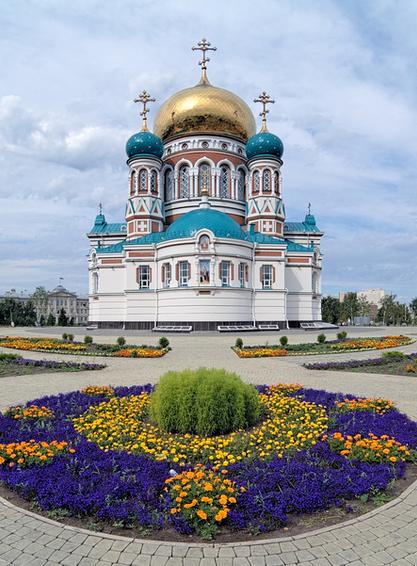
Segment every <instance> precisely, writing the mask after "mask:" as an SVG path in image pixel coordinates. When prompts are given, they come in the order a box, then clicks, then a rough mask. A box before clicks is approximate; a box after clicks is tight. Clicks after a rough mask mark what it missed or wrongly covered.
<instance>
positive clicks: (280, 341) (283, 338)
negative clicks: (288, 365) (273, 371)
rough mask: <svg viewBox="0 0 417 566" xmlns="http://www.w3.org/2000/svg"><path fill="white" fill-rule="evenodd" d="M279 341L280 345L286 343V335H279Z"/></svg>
mask: <svg viewBox="0 0 417 566" xmlns="http://www.w3.org/2000/svg"><path fill="white" fill-rule="evenodd" d="M279 343H280V344H281V346H283V347H285V346H287V344H288V337H287V336H281V338H280V339H279Z"/></svg>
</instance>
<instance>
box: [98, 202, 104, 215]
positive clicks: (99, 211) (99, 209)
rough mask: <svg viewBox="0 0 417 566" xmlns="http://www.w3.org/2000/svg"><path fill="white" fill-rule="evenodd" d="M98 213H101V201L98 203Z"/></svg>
mask: <svg viewBox="0 0 417 566" xmlns="http://www.w3.org/2000/svg"><path fill="white" fill-rule="evenodd" d="M98 213H99V214H103V205H102V204H101V202H99V203H98Z"/></svg>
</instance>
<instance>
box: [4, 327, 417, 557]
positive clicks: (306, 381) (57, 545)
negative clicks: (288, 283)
mask: <svg viewBox="0 0 417 566" xmlns="http://www.w3.org/2000/svg"><path fill="white" fill-rule="evenodd" d="M12 333H13V335H22V336H30V335H33V334H34V330H33V329H28V330H27V331H26V330H25V329H14V330H13V332H11V331H10V329H1V328H0V335H1V334H12ZM42 333H44V334H45V335H49V336H54V335H55V336H60V334H61V332H59V331H58V330H57V329H56V330H55V332H53V331H52V332H51V331H48V332H46V331H45V330H42ZM388 333H389V334H400V333H404V334H408V335H410V336H412V337H414V338H417V329H404V328H399V329H392V328H390V329H389V331H387V330H386V329H373V330H366V331H364V330H363V329H362V330H360V331H359V330H358V329H354V330H352V331H350V335H351V336H354V335H362V336H364V335H372V336H376V335H381V336H382V335H384V334H388ZM94 334H95V335H96V336H97V338H96V340H97V341H103V342H114V341H115V338H116V334H114V335H110V333H109V332H107V333H106V332H101V331H98V332H94ZM281 334H283V333H281ZM328 334H329V336H330V333H328ZM287 335H288V336H289V338H290V340H291V342H299V341H311V340H315V338H316V334H315V333H311V334H310V333H300V332H296V331H290V332H288V333H287ZM156 338H157V337H156V336H153V335H151V334H147V335H146V336H145V335H135V334H134V333H129V336H128V341H130V342H132V343H146V342H148V343H153V342H154V341H155V340H156ZM243 338H244V341H245V343H247V344H255V343H258V342H259V343H264V342H265V341H266V340H268V341H269V342H270V343H273V342H275V341H276V335H273V334H269V335H267V336H266V335H265V336H261V335H260V334H256V335H248V336H243ZM170 340H171V345H172V347H173V351H172V352H170V353H169V354H168V355H167V356H165V357H164V358H162V359H154V360H140V359H117V358H113V359H112V358H106V359H105V363H106V364H107V368H106V369H104V370H102V371H97V372H77V373H61V372H60V373H49V374H38V375H33V376H19V377H10V378H2V379H0V408H5V407H6V406H8V405H10V404H15V403H19V402H23V401H27V400H30V399H34V398H36V397H41V396H43V395H47V394H54V393H58V392H66V391H71V390H74V389H79V388H80V387H83V386H85V385H88V384H109V383H110V384H114V385H121V384H123V385H132V384H135V383H148V382H155V381H157V379H158V378H159V376H160V375H161V374H162V373H163V372H165V371H167V370H169V369H183V368H185V367H191V368H194V367H199V366H208V367H223V368H226V369H228V370H232V371H236V372H237V373H239V374H240V375H241V376H242V377H243V378H244V379H245V380H246V381H249V382H252V383H277V382H285V383H295V382H297V383H301V384H303V385H306V386H309V387H316V388H322V389H327V390H328V391H335V392H336V391H344V392H348V393H353V394H357V395H367V396H384V397H389V398H391V399H393V400H394V401H395V402H396V403H397V405H398V407H399V408H400V410H402V411H404V412H406V413H407V414H408V415H409V416H410V417H411V418H413V419H415V420H417V378H416V377H412V376H409V377H408V376H407V377H399V376H389V375H377V374H365V373H347V372H329V371H326V372H319V371H311V370H306V369H305V368H303V367H302V365H301V364H302V363H304V362H305V361H324V360H326V359H330V356H327V357H326V356H309V357H305V356H304V357H299V356H297V357H288V358H285V359H273V358H269V359H267V358H264V359H252V360H241V359H239V358H237V356H236V355H235V354H234V353H233V352H232V351H231V350H230V345H231V344H232V343H233V342H234V340H235V336H231V335H217V334H214V335H202V334H200V335H198V334H195V335H190V336H174V337H172V338H170ZM402 350H403V351H409V352H411V351H417V344H413V345H410V346H408V347H405V348H402ZM8 351H10V350H8ZM22 354H23V355H25V357H32V358H48V359H51V358H53V359H66V360H68V359H74V360H85V361H91V362H94V361H97V362H98V361H102V360H103V358H91V357H88V358H86V357H81V356H66V355H58V354H50V355H48V354H40V353H35V352H30V353H29V352H22ZM378 355H379V352H361V353H357V354H340V355H333V356H331V359H339V360H340V359H351V358H358V357H377V356H378ZM284 534H285V533H284ZM6 564H7V565H9V564H16V565H22V566H23V565H24V566H43V565H48V566H49V565H50V566H52V565H57V564H60V565H62V566H64V565H66V566H96V565H103V566H109V565H111V564H114V565H115V564H117V565H126V566H129V565H133V566H148V565H150V566H165V565H167V566H168V565H169V566H216V565H217V566H275V565H277V566H279V565H283V564H287V565H292V564H299V565H300V566H307V565H311V566H313V565H314V566H338V565H343V564H350V565H353V566H359V565H370V566H372V565H375V566H377V565H381V564H395V565H398V566H410V564H414V565H417V482H416V483H414V484H413V485H411V486H410V487H409V488H408V489H407V490H406V491H405V492H404V493H403V494H402V495H401V497H399V498H398V499H396V500H394V501H392V502H390V503H388V504H387V505H384V506H383V507H380V508H379V509H376V510H375V511H373V512H371V513H368V514H366V515H363V516H362V517H360V518H358V519H354V520H352V521H349V522H344V523H340V524H339V525H335V526H331V527H326V528H324V529H320V530H318V531H313V532H309V533H307V534H303V535H297V536H293V537H282V538H278V539H274V540H265V541H262V540H259V541H256V542H253V541H252V542H250V543H241V542H239V543H228V544H213V543H211V544H187V543H168V542H151V541H145V540H138V539H128V538H124V537H123V538H122V537H117V536H113V535H105V534H100V533H94V532H90V531H85V530H82V529H77V528H75V527H69V526H63V525H61V524H59V523H56V522H54V521H50V520H48V519H45V518H43V517H40V516H39V515H35V514H33V513H30V512H28V511H25V510H22V509H19V508H16V507H14V506H13V505H11V504H10V503H8V502H7V501H5V500H2V499H0V566H4V565H6Z"/></svg>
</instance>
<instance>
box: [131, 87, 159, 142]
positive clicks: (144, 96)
mask: <svg viewBox="0 0 417 566" xmlns="http://www.w3.org/2000/svg"><path fill="white" fill-rule="evenodd" d="M155 100H156V98H151V95H150V94H149V92H146V90H144V91H143V92H141V93H140V94H138V97H137V98H135V99H134V101H133V102H141V103H142V104H143V110H142V112H141V113H140V115H141V116H142V132H147V131H148V120H147V116H146V114H147V113H148V112H149V108H148V107H147V104H148V102H155Z"/></svg>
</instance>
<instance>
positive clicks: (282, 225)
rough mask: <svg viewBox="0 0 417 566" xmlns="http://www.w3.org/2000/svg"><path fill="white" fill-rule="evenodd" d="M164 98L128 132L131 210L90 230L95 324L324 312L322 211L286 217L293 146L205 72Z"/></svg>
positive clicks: (282, 317)
mask: <svg viewBox="0 0 417 566" xmlns="http://www.w3.org/2000/svg"><path fill="white" fill-rule="evenodd" d="M193 49H199V50H201V52H202V58H201V60H200V65H201V68H202V76H201V80H200V82H199V83H198V84H197V85H196V86H194V87H191V88H187V89H184V90H182V91H180V92H178V93H176V94H174V95H173V96H171V97H170V98H169V99H168V100H167V101H165V102H164V104H162V106H161V107H160V108H159V111H158V113H157V115H156V117H155V120H154V132H153V133H151V132H150V131H149V130H148V126H147V114H148V112H149V108H148V104H149V102H153V101H154V100H153V99H151V97H150V95H149V94H148V93H147V92H146V91H143V92H142V93H141V94H140V95H139V97H138V98H137V99H136V102H140V103H141V104H142V105H143V110H142V112H141V115H142V118H143V126H142V130H141V131H140V132H138V133H137V134H134V135H133V136H132V137H131V138H130V139H129V140H128V142H127V145H126V152H127V156H128V159H127V165H128V169H129V172H128V188H127V204H126V211H125V220H124V222H121V223H107V222H106V219H105V217H104V215H103V214H102V212H101V211H100V214H98V216H97V217H96V219H95V223H94V226H93V227H92V229H91V231H90V233H89V234H88V238H89V240H90V253H89V260H88V263H89V312H90V322H91V323H95V324H97V325H98V326H99V327H110V328H126V329H127V328H132V329H153V328H157V327H161V326H172V325H185V326H191V327H192V328H193V329H194V330H215V329H217V328H218V327H219V326H224V325H236V324H240V325H249V326H253V327H259V326H261V327H262V326H263V325H277V326H279V327H280V328H286V327H288V326H299V324H300V323H302V322H313V321H320V320H321V306H320V305H321V269H322V255H321V252H320V241H321V237H322V236H323V233H322V232H321V231H320V230H319V228H318V227H317V225H316V221H315V218H314V216H313V215H312V214H311V213H310V211H309V213H308V214H307V215H306V217H305V219H304V221H302V222H287V221H286V213H285V207H284V201H283V196H282V182H281V167H282V165H283V160H282V156H283V151H284V148H283V144H282V141H281V140H280V138H279V137H278V136H276V135H275V134H273V133H271V132H269V131H268V129H267V124H266V117H267V113H268V108H267V107H268V104H270V103H273V101H272V100H271V99H270V97H269V96H268V95H267V94H266V93H265V92H263V93H262V94H261V95H260V96H259V97H258V99H257V100H255V102H259V103H260V104H261V105H262V112H261V114H260V115H261V117H262V125H261V128H260V131H259V133H256V124H255V119H254V116H253V114H252V111H251V110H250V108H249V106H248V105H247V104H246V103H245V102H244V101H243V100H242V99H241V98H240V97H238V96H237V95H235V94H233V93H231V92H229V91H227V90H224V89H222V88H218V87H215V86H213V85H211V84H210V82H209V81H208V79H207V74H206V65H207V61H208V58H207V57H206V53H207V51H210V50H215V48H212V47H211V46H210V44H209V43H208V42H207V41H206V40H202V41H201V42H199V44H198V46H197V47H196V48H193Z"/></svg>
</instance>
